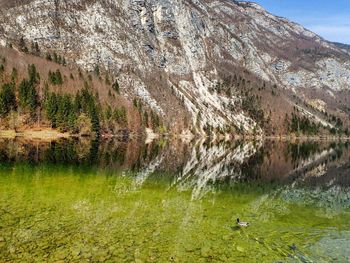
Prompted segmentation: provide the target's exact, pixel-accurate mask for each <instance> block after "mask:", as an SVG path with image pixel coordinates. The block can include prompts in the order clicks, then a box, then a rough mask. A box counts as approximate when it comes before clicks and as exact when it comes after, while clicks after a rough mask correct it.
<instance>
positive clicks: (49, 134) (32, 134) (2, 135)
mask: <svg viewBox="0 0 350 263" xmlns="http://www.w3.org/2000/svg"><path fill="white" fill-rule="evenodd" d="M126 137H127V138H130V139H137V138H145V141H147V142H149V141H153V140H157V139H161V138H169V139H185V140H186V141H191V140H193V139H212V140H213V141H216V140H217V141H229V140H278V141H350V137H346V136H325V135H322V136H290V135H278V136H276V135H266V136H250V135H236V134H232V135H231V134H226V135H225V136H224V135H221V136H220V135H218V136H203V135H198V134H191V136H189V134H187V133H180V134H169V133H167V134H159V133H153V132H151V131H150V130H146V131H145V132H144V133H142V132H140V133H134V132H130V133H129V134H128V136H125V134H109V133H104V134H101V138H103V139H114V138H126ZM16 138H23V139H33V140H42V141H47V140H48V141H54V140H59V139H68V138H92V137H91V136H81V135H76V134H70V133H67V132H66V133H63V132H59V131H58V130H55V129H52V128H37V129H35V128H33V129H27V130H23V131H15V130H8V129H6V130H0V139H16Z"/></svg>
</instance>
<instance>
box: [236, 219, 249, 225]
mask: <svg viewBox="0 0 350 263" xmlns="http://www.w3.org/2000/svg"><path fill="white" fill-rule="evenodd" d="M237 225H238V226H240V227H248V226H249V225H250V223H249V222H241V221H240V220H239V218H237Z"/></svg>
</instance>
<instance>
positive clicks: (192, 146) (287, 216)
mask: <svg viewBox="0 0 350 263" xmlns="http://www.w3.org/2000/svg"><path fill="white" fill-rule="evenodd" d="M349 156H350V154H349V149H348V145H344V144H334V143H333V144H329V143H324V144H319V143H314V142H309V143H281V142H265V143H259V142H234V143H230V144H227V143H219V144H213V143H208V142H192V143H182V142H179V141H172V142H165V141H160V142H154V143H153V144H150V145H142V144H141V145H140V144H139V143H136V142H129V143H125V142H106V141H104V142H99V143H97V142H88V141H85V142H76V141H63V142H60V143H52V144H44V143H25V142H21V141H2V142H1V143H0V161H1V164H0V262H6V261H10V262H12V261H18V262H34V261H38V262H42V261H49V262H52V261H62V262H64V261H66V262H70V261H76V262H84V261H85V262H87V261H93V262H98V261H99V262H104V261H106V262H108V261H110V262H208V261H210V262H350V190H349V188H350V178H349V177H350V159H349ZM237 217H240V218H241V219H243V220H246V221H249V222H251V227H249V228H246V229H239V228H237V227H236V225H235V220H236V218H237Z"/></svg>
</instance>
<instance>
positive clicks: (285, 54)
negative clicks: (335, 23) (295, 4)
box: [0, 0, 350, 133]
mask: <svg viewBox="0 0 350 263" xmlns="http://www.w3.org/2000/svg"><path fill="white" fill-rule="evenodd" d="M6 2H7V7H3V8H2V11H1V14H0V44H1V45H7V44H8V43H16V42H18V39H19V38H20V37H24V39H26V40H27V41H36V42H38V43H39V45H40V47H41V49H43V50H47V51H49V50H55V51H56V52H58V53H59V54H62V55H64V56H65V57H66V58H67V60H68V62H69V63H76V64H77V65H79V66H80V67H81V68H84V69H86V70H93V68H94V67H95V66H96V65H97V64H99V65H101V66H103V68H105V69H106V70H107V71H109V72H112V73H113V74H114V75H115V76H116V77H117V78H118V81H119V83H120V86H121V89H122V92H123V94H124V95H125V97H127V98H130V99H132V98H134V97H138V98H140V99H141V100H142V101H143V103H144V104H145V105H148V107H150V108H152V109H153V110H154V111H156V112H157V113H158V114H159V115H161V116H162V117H163V118H164V119H165V120H166V121H167V122H168V125H169V126H170V127H171V128H173V129H175V128H176V127H181V129H182V128H184V127H188V128H191V127H192V128H194V127H195V128H196V129H198V130H203V129H208V128H210V129H212V128H216V129H221V130H227V129H229V128H230V127H234V129H236V130H241V131H245V132H250V133H251V132H253V131H254V132H259V131H261V128H263V127H262V125H261V123H260V120H259V119H258V118H257V117H256V116H255V115H254V114H251V112H250V111H249V110H247V109H246V107H244V105H243V104H244V103H242V102H243V101H244V97H246V92H238V88H237V87H238V86H241V87H243V88H246V90H247V91H248V92H253V93H254V92H256V91H257V90H258V89H259V90H260V87H261V86H264V87H265V86H269V85H270V86H271V87H272V86H273V85H274V84H275V85H276V86H277V87H276V86H275V87H276V88H277V90H278V93H279V98H278V99H275V100H276V101H279V102H283V103H282V105H286V107H284V109H282V108H281V107H280V105H279V104H276V103H269V102H271V100H270V97H269V96H268V95H266V94H265V93H263V94H262V95H260V97H262V99H261V103H262V104H263V105H262V106H261V107H262V110H263V111H264V112H265V116H267V115H269V118H270V120H271V119H272V122H273V123H275V125H277V126H278V125H280V124H281V121H280V119H281V116H283V115H284V114H285V113H288V111H289V110H288V109H290V108H293V107H297V108H298V109H299V111H300V112H301V113H302V114H303V115H304V116H307V117H308V118H310V119H311V120H312V121H314V122H317V123H320V124H321V125H323V126H329V127H333V126H334V124H333V123H332V122H331V121H330V120H329V119H327V117H326V115H324V113H325V112H327V113H332V114H335V115H336V116H337V117H339V118H341V119H342V120H343V121H344V123H347V121H348V119H349V117H348V116H349V111H350V109H349V107H348V106H347V105H348V99H349V98H350V96H349V88H350V60H349V58H350V52H349V50H348V49H346V48H344V47H342V46H339V45H336V44H332V43H330V42H327V41H325V40H323V39H322V38H320V37H319V36H317V35H315V34H314V33H312V32H310V31H308V30H306V29H304V28H303V27H301V26H300V25H297V24H295V23H292V22H290V21H288V20H286V19H284V18H280V17H276V16H273V15H271V14H270V13H268V12H267V11H265V10H264V9H263V8H262V7H260V6H259V5H257V4H253V3H246V2H239V3H238V2H235V1H231V0H221V1H207V0H181V1H179V0H120V1H112V0H103V1H96V0H74V1H72V0H70V1H67V0H33V1H27V2H25V3H24V4H16V3H15V2H13V3H12V4H11V3H10V2H11V1H6ZM237 79H238V80H237ZM242 82H244V83H243V84H242ZM247 87H248V88H247ZM272 89H273V88H272ZM222 90H225V92H222ZM273 92H274V91H273ZM254 94H255V93H254ZM257 97H259V95H257ZM276 105H279V106H276ZM278 111H279V114H275V112H278Z"/></svg>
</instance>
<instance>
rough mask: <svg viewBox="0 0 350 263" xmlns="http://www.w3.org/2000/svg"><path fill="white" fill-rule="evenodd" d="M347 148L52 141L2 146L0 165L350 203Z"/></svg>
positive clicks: (195, 191)
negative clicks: (260, 187)
mask: <svg viewBox="0 0 350 263" xmlns="http://www.w3.org/2000/svg"><path fill="white" fill-rule="evenodd" d="M348 146H349V145H348V143H338V144H336V143H326V142H323V143H321V142H302V143H297V142H295V143H290V142H279V141H265V142H261V141H233V142H211V141H205V140H199V141H195V142H191V143H185V142H182V141H180V140H169V141H154V142H152V143H150V144H144V143H141V142H138V141H128V142H125V141H116V140H100V141H89V140H62V141H59V142H51V143H43V142H34V143H33V142H25V141H21V140H15V141H13V140H2V141H0V161H1V163H4V164H6V165H8V166H11V164H12V165H14V164H15V163H19V162H29V163H31V164H32V165H39V164H42V163H46V164H54V165H74V166H77V167H80V166H81V167H86V166H88V167H89V168H91V167H95V168H96V169H105V170H110V171H111V173H112V174H113V173H114V174H115V173H116V171H120V170H129V171H130V172H131V173H128V174H132V175H133V176H135V177H134V188H135V189H136V188H139V187H142V185H143V184H144V183H145V182H147V180H157V179H159V178H160V177H163V178H164V177H166V178H167V179H166V180H169V185H170V187H172V188H176V189H178V190H179V191H192V198H193V199H198V198H202V197H203V196H205V195H206V194H207V193H210V192H215V191H217V189H219V188H220V187H222V186H225V187H231V186H232V185H235V184H237V183H249V184H253V185H254V184H265V185H267V186H268V185H276V184H277V185H278V189H279V190H278V193H279V194H280V195H281V196H282V197H283V198H284V199H286V200H290V201H292V200H294V201H298V199H300V198H302V199H307V200H310V203H312V202H316V200H318V199H319V198H328V199H330V198H332V197H334V198H339V202H344V203H346V202H347V203H349V196H348V195H346V194H344V195H343V194H342V193H341V191H343V190H342V189H344V188H346V189H347V188H349V187H350V178H349V177H350V176H349V171H350V161H349V160H350V153H349V150H348ZM303 189H304V190H303ZM337 193H339V194H337ZM344 193H346V191H345V192H344ZM272 194H274V195H276V194H277V192H274V193H272ZM334 202H337V200H335V201H334V200H330V201H329V205H330V206H331V205H332V204H333V203H334ZM326 203H327V202H326Z"/></svg>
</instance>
